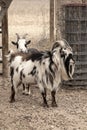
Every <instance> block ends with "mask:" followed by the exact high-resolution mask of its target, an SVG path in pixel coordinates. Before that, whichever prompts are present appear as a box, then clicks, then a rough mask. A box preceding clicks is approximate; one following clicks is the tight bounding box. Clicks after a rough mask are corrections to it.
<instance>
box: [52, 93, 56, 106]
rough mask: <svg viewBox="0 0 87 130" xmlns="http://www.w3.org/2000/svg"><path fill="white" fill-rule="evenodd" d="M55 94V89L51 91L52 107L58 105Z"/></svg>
mask: <svg viewBox="0 0 87 130" xmlns="http://www.w3.org/2000/svg"><path fill="white" fill-rule="evenodd" d="M55 94H56V91H55V90H53V91H52V92H51V96H52V107H57V104H56V99H55Z"/></svg>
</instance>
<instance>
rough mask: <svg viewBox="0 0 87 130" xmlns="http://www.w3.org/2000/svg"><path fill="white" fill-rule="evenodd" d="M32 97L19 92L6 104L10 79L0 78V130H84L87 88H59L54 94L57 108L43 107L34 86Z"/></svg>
mask: <svg viewBox="0 0 87 130" xmlns="http://www.w3.org/2000/svg"><path fill="white" fill-rule="evenodd" d="M31 92H32V95H31V96H25V95H22V88H20V89H19V93H18V94H17V97H16V102H15V103H13V104H11V103H9V97H10V81H9V80H8V79H2V78H0V130H87V90H80V89H79V90H69V89H68V90H66V89H62V88H60V90H59V91H58V92H57V94H56V100H57V104H58V107H57V108H52V107H51V96H50V92H49V91H48V96H47V100H48V104H49V108H43V106H42V97H41V95H40V92H39V89H38V88H37V87H36V86H32V87H31Z"/></svg>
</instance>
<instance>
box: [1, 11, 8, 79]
mask: <svg viewBox="0 0 87 130" xmlns="http://www.w3.org/2000/svg"><path fill="white" fill-rule="evenodd" d="M2 45H3V49H2V58H3V67H2V68H3V76H5V77H7V76H8V66H7V64H8V62H7V58H6V57H5V55H7V54H8V13H6V14H5V16H4V18H3V20H2Z"/></svg>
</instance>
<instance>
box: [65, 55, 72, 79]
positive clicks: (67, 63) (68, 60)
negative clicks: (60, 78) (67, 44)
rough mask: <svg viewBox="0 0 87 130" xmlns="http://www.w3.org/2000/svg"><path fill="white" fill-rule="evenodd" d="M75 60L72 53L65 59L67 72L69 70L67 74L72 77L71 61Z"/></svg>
mask: <svg viewBox="0 0 87 130" xmlns="http://www.w3.org/2000/svg"><path fill="white" fill-rule="evenodd" d="M71 59H72V60H73V55H72V54H69V56H68V57H67V59H66V60H65V61H64V64H65V69H66V72H67V75H68V76H69V77H70V75H69V63H70V60H71Z"/></svg>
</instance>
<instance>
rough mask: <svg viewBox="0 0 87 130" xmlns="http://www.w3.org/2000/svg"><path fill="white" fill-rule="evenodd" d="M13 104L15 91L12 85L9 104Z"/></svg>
mask: <svg viewBox="0 0 87 130" xmlns="http://www.w3.org/2000/svg"><path fill="white" fill-rule="evenodd" d="M13 102H15V90H14V86H13V85H12V87H11V96H10V103H13Z"/></svg>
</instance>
